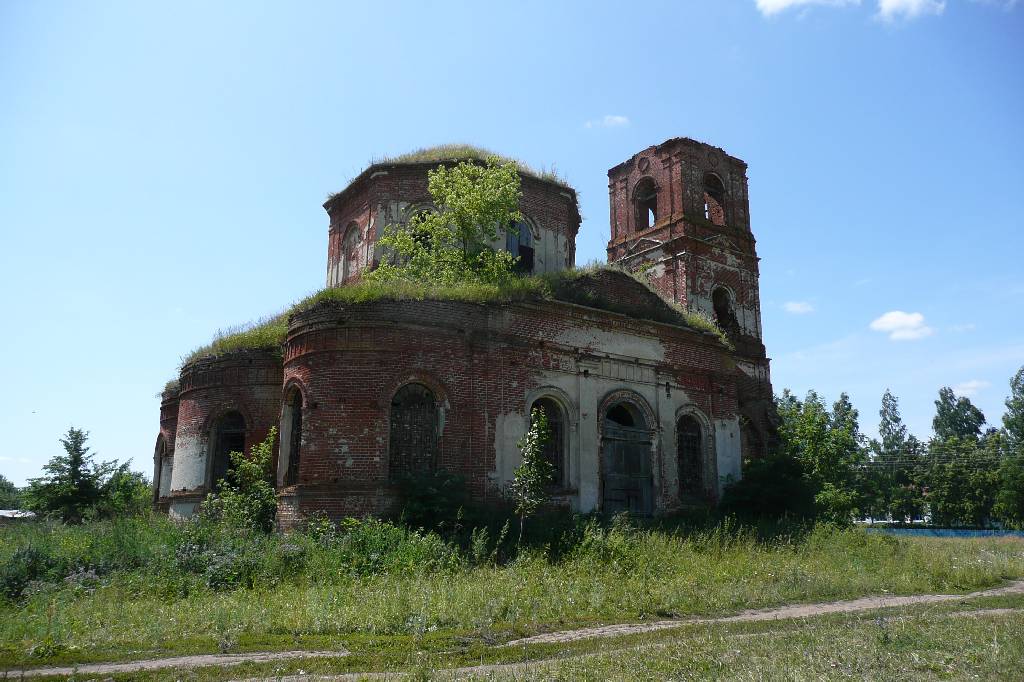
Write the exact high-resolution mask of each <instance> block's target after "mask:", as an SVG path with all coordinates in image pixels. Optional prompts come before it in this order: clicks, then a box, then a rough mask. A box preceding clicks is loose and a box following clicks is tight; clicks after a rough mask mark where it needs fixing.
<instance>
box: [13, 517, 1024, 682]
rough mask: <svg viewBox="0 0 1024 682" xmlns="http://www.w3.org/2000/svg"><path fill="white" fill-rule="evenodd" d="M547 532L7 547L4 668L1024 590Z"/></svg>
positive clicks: (748, 533) (589, 527)
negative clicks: (538, 535) (523, 536)
mask: <svg viewBox="0 0 1024 682" xmlns="http://www.w3.org/2000/svg"><path fill="white" fill-rule="evenodd" d="M537 526H539V527H542V528H543V530H544V536H543V538H542V540H543V541H541V540H537V539H533V540H532V541H531V542H530V544H527V545H525V546H523V547H522V548H516V547H515V545H514V544H513V543H512V542H511V541H510V540H509V539H508V534H507V533H506V534H502V533H501V531H500V530H497V529H494V528H493V527H492V528H491V529H484V528H486V527H481V529H476V530H473V531H471V532H470V531H467V532H464V533H462V534H455V533H452V534H448V536H447V537H442V536H441V535H438V534H436V533H433V532H427V531H423V530H415V529H409V528H405V527H402V526H400V525H395V524H392V523H388V522H384V521H377V520H359V521H357V520H348V521H346V522H343V523H341V524H337V525H335V524H330V523H327V522H325V521H320V522H318V523H313V524H311V525H310V527H309V528H307V529H306V530H304V531H303V532H295V533H290V534H284V535H263V534H258V533H246V532H239V531H237V530H232V529H227V528H224V527H222V526H220V525H217V524H209V523H185V524H175V523H172V522H170V521H168V520H167V519H166V518H162V517H159V516H155V515H154V516H144V517H135V518H124V519H118V520H112V521H103V522H94V523H89V524H84V525H81V526H66V525H62V524H55V523H54V524H51V523H37V524H27V525H22V526H12V527H7V528H3V529H0V592H2V596H0V667H5V668H14V667H19V666H25V665H40V664H44V663H56V662H86V661H99V660H130V659H138V658H145V657H158V656H167V655H172V654H179V653H206V652H218V651H223V652H234V651H251V650H276V649H289V648H308V649H314V648H323V647H330V646H333V645H343V646H346V647H348V648H349V649H351V650H353V651H359V650H361V649H360V647H362V648H363V649H365V648H366V647H367V646H370V648H371V649H373V650H374V651H376V652H378V653H379V654H381V656H383V658H380V660H386V659H387V656H384V652H391V653H390V654H389V655H390V656H392V657H397V658H394V660H405V659H403V658H402V656H408V655H410V653H411V652H414V651H427V652H430V651H440V650H445V651H450V650H452V647H455V648H459V647H462V648H466V647H469V648H472V647H474V646H490V645H493V644H496V643H501V642H504V641H509V640H511V639H514V638H516V637H521V636H524V635H530V634H535V633H538V632H544V631H550V630H556V629H566V628H570V627H576V626H582V625H589V624H595V623H611V622H627V621H629V622H632V621H644V620H649V619H664V618H672V617H682V616H688V615H697V614H728V613H732V612H736V611H739V610H742V609H748V608H758V607H769V606H774V605H780V604H785V603H793V602H815V601H826V600H835V599H842V598H851V597H857V596H863V595H869V594H874V595H880V594H914V593H926V592H957V593H959V592H968V591H972V590H976V589H980V588H984V587H989V586H993V585H996V584H999V583H1001V582H1003V581H1005V580H1007V579H1013V578H1020V577H1022V576H1024V543H1021V542H1020V541H1019V540H1000V539H977V540H963V539H948V538H894V537H889V536H884V535H872V534H868V533H865V532H864V531H862V530H858V529H841V528H835V527H831V526H827V525H819V526H812V527H802V526H793V527H791V528H787V527H785V526H777V527H773V528H769V529H766V528H760V529H759V528H756V527H748V526H741V525H739V524H736V523H735V522H732V521H729V520H724V521H707V522H705V523H698V524H685V523H677V524H672V523H665V522H660V523H659V524H657V525H650V526H645V525H641V524H637V523H635V522H630V521H629V520H628V519H624V518H618V519H615V520H612V521H604V520H601V519H597V518H590V517H569V516H568V515H563V516H562V517H561V518H560V519H559V520H557V521H554V520H552V521H548V522H545V523H544V524H543V525H541V524H539V523H538V524H537ZM528 537H529V536H528ZM368 643H372V646H371V645H370V644H368ZM588 665H590V664H588ZM594 665H598V664H597V663H594ZM594 670H595V671H596V672H595V673H594V674H595V675H600V669H599V668H595V669H594ZM652 670H653V669H652ZM652 674H653V673H652Z"/></svg>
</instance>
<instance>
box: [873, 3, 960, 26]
mask: <svg viewBox="0 0 1024 682" xmlns="http://www.w3.org/2000/svg"><path fill="white" fill-rule="evenodd" d="M945 9H946V0H878V18H879V19H881V20H882V21H885V22H893V21H898V20H901V19H905V20H909V19H916V18H918V17H920V16H924V15H926V14H933V15H939V14H942V13H943V12H944V11H945Z"/></svg>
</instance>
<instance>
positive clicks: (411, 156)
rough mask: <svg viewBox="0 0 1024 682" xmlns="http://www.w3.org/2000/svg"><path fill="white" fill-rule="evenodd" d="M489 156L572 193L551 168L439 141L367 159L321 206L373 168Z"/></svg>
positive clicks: (341, 194) (563, 180) (344, 191)
mask: <svg viewBox="0 0 1024 682" xmlns="http://www.w3.org/2000/svg"><path fill="white" fill-rule="evenodd" d="M490 157H496V158H497V159H498V161H500V162H501V163H512V164H515V167H516V169H517V170H518V171H519V174H520V175H522V176H524V177H528V178H535V179H537V180H543V181H544V182H550V183H552V184H555V185H558V186H559V187H562V188H564V189H567V190H570V191H571V192H573V194H574V195H575V192H576V190H574V189H573V187H572V185H570V184H569V183H568V181H566V180H565V178H563V177H561V176H560V175H558V173H557V172H555V170H554V169H553V168H552V169H541V170H537V169H535V168H533V167H532V166H530V165H529V164H527V163H526V162H525V161H521V160H519V159H515V158H512V157H510V156H504V155H502V154H498V153H495V152H493V151H491V150H490V149H486V148H484V147H477V146H475V145H471V144H439V145H436V146H434V147H423V148H422V149H417V150H415V151H411V152H406V153H405V154H399V155H398V156H382V157H380V158H376V159H373V160H372V161H371V162H370V165H369V166H367V167H366V168H365V169H363V170H362V171H361V172H360V173H359V175H357V176H356V177H355V179H353V180H352V182H350V183H349V184H348V185H346V186H345V188H344V189H342V190H341V191H339V192H335V193H334V194H331V195H329V196H328V197H327V201H326V202H325V203H324V208H328V207H329V206H330V205H331V204H332V203H333V202H334V201H335V200H337V199H338V198H339V197H341V196H344V194H345V193H346V192H347V191H348V190H349V189H350V188H351V187H354V186H355V185H356V184H357V183H359V181H361V180H363V179H364V178H366V177H369V175H371V174H372V173H373V172H374V171H376V170H379V169H381V168H382V167H385V166H412V165H420V164H423V165H440V164H444V163H458V162H460V161H479V162H483V161H486V160H487V159H488V158H490Z"/></svg>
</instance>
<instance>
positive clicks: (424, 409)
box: [388, 384, 437, 478]
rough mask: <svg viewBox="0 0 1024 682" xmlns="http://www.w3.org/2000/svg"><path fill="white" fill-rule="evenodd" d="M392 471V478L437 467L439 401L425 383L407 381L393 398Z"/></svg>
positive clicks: (389, 456) (389, 443) (390, 466)
mask: <svg viewBox="0 0 1024 682" xmlns="http://www.w3.org/2000/svg"><path fill="white" fill-rule="evenodd" d="M390 433H391V437H390V439H389V441H388V472H389V474H390V475H391V478H397V477H401V476H406V475H409V474H418V473H428V472H432V471H434V469H435V467H436V466H437V401H436V400H435V399H434V394H433V393H431V391H430V389H429V388H427V387H426V386H424V385H423V384H406V385H405V386H402V388H400V389H398V392H397V393H395V397H394V398H392V399H391V429H390Z"/></svg>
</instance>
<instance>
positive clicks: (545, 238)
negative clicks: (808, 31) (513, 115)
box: [154, 138, 775, 528]
mask: <svg viewBox="0 0 1024 682" xmlns="http://www.w3.org/2000/svg"><path fill="white" fill-rule="evenodd" d="M442 162H448V163H451V162H452V160H451V159H449V160H447V161H442ZM437 165H438V161H437V160H436V159H435V160H432V161H422V160H421V158H416V159H414V160H403V159H402V158H399V159H397V160H393V161H385V162H380V163H374V164H372V165H371V166H370V167H368V168H367V169H366V170H364V171H363V172H362V173H361V174H360V175H359V176H358V177H356V178H355V179H354V180H353V181H352V182H351V183H350V184H349V185H348V186H347V187H346V188H345V189H344V190H342V191H341V192H339V193H338V194H335V195H333V196H332V197H331V198H330V199H329V200H328V201H327V202H326V203H325V204H324V208H325V210H326V211H327V214H328V216H329V218H330V225H329V228H328V247H327V286H328V287H344V286H347V285H348V284H350V283H352V282H354V281H357V280H358V279H359V278H360V276H361V274H362V273H365V272H366V271H367V270H368V269H371V268H373V267H374V265H375V264H376V263H378V262H380V258H381V255H382V254H381V247H380V246H379V244H378V237H379V236H380V235H381V232H382V230H383V228H384V226H386V225H390V224H400V223H402V222H404V221H407V220H409V218H410V217H411V216H413V215H416V214H417V213H418V212H420V211H423V210H433V207H432V206H430V197H429V194H428V191H427V171H428V170H429V169H431V168H434V167H436V166H437ZM521 179H522V198H521V204H520V207H521V212H522V214H523V222H522V223H521V224H519V225H518V226H517V227H518V229H516V230H508V231H507V235H503V236H502V237H501V239H500V242H498V243H495V245H494V246H495V247H496V248H507V249H509V250H511V251H512V252H513V253H514V254H516V255H517V256H519V257H520V261H519V265H520V267H521V269H523V270H524V271H526V272H529V273H533V274H539V273H557V272H559V271H564V270H568V269H571V268H573V267H574V263H575V244H576V235H577V232H578V230H579V227H580V220H581V219H580V213H579V209H578V205H577V200H576V193H575V191H574V190H573V189H572V188H570V187H568V186H567V185H565V184H564V183H563V182H561V181H559V180H558V179H552V178H548V177H545V176H538V175H536V174H533V173H530V172H528V171H526V170H525V169H524V170H523V171H522V172H521ZM608 191H609V199H610V227H611V239H610V240H609V242H608V249H607V250H608V261H609V263H610V264H614V265H619V266H621V268H609V269H597V270H593V271H589V272H587V273H585V274H582V275H580V276H578V277H577V276H573V277H566V278H565V282H566V284H565V287H564V291H563V292H562V294H560V295H556V296H554V297H553V298H552V299H551V300H548V299H543V300H530V301H523V302H512V303H509V302H503V303H470V302H461V301H453V300H426V301H408V300H398V301H390V300H380V301H372V302H366V303H359V304H341V303H323V304H319V305H316V306H313V307H312V308H309V309H306V310H302V311H299V312H296V313H294V314H292V315H291V317H290V318H289V320H288V331H287V336H286V338H285V339H284V341H283V344H282V345H281V347H280V348H262V349H250V350H238V351H234V352H229V353H221V354H219V355H218V354H211V355H209V356H206V357H198V358H195V359H193V360H191V361H189V362H187V363H186V364H185V365H184V366H183V367H182V369H181V372H180V377H179V379H178V381H177V382H174V383H173V384H172V385H170V386H169V387H168V389H167V390H165V391H164V393H163V394H162V403H161V406H160V433H159V436H158V439H157V446H156V453H155V457H154V460H155V461H154V466H155V469H154V497H155V498H156V503H157V506H158V507H159V508H161V509H165V510H168V511H169V512H170V513H171V514H172V515H175V516H179V517H183V516H188V515H190V514H192V513H193V512H194V511H195V509H196V506H197V505H198V504H199V503H200V502H201V501H202V500H203V499H204V497H205V496H206V494H207V493H208V492H209V491H210V490H211V489H212V487H213V485H214V482H215V481H218V480H220V478H222V477H223V476H224V474H225V472H226V471H227V469H228V467H229V458H228V453H229V452H232V451H238V450H243V449H247V448H248V447H250V446H251V445H252V444H254V443H257V442H259V441H261V440H263V439H264V438H265V437H266V435H267V433H268V431H269V430H270V428H271V427H272V426H277V427H278V429H279V433H280V438H279V441H278V444H277V448H276V451H275V454H276V457H277V461H276V465H275V476H276V486H277V497H278V520H279V523H280V525H281V526H282V527H284V528H287V527H289V526H292V525H294V524H295V523H297V522H298V521H299V520H301V519H302V518H303V517H304V516H307V515H309V514H311V513H316V512H323V513H326V514H327V515H329V516H330V517H332V518H338V517H342V516H349V515H365V514H383V513H387V512H388V511H389V510H390V509H391V508H393V506H394V504H395V502H396V495H397V491H396V487H395V485H394V482H395V480H396V479H397V478H398V477H400V476H405V475H409V474H412V475H416V474H417V473H422V472H430V471H437V470H442V469H443V470H447V471H449V472H453V473H457V474H459V475H461V476H463V477H464V478H465V480H466V483H467V485H468V486H469V488H470V491H471V493H472V495H473V496H474V497H475V498H477V499H479V500H482V501H486V500H489V499H494V498H495V497H496V496H498V495H501V494H502V490H503V488H504V487H505V486H506V485H507V484H508V482H509V481H510V480H511V478H512V476H513V472H514V470H515V468H516V467H517V466H518V464H519V457H520V455H519V451H518V449H517V446H516V443H517V441H518V440H519V438H520V437H521V436H522V435H523V433H524V432H525V431H526V430H527V429H528V427H529V420H530V414H531V411H532V409H533V408H541V409H543V410H544V411H545V412H546V413H547V415H548V418H549V421H550V423H551V427H552V433H553V438H552V442H551V443H550V444H549V445H548V447H547V451H546V455H547V456H548V457H549V458H550V460H551V462H552V464H553V465H554V470H555V481H554V482H553V487H552V497H553V499H554V500H555V501H556V502H558V503H560V504H563V505H565V506H568V507H570V508H572V509H574V510H578V511H581V512H589V511H603V512H608V513H612V512H617V511H622V510H628V511H630V512H632V513H636V514H641V515H650V514H664V513H669V512H672V511H674V510H677V509H680V508H682V507H685V506H690V505H694V504H708V503H714V502H715V501H716V500H717V498H718V497H719V496H720V494H721V492H722V489H723V486H724V484H725V483H726V482H727V481H728V480H730V478H738V477H740V476H741V475H742V465H743V462H744V461H745V460H748V459H750V458H756V457H758V456H760V455H762V454H763V453H764V452H765V449H766V448H767V447H768V446H769V445H770V444H771V442H772V440H773V439H774V433H775V419H774V412H773V408H772V389H771V383H770V377H769V362H768V358H767V356H766V353H765V347H764V344H763V343H762V340H761V309H760V300H759V291H758V258H757V253H756V250H755V240H754V235H753V233H752V232H751V229H750V213H749V202H748V199H747V176H746V164H745V163H744V162H743V161H741V160H740V159H737V158H735V157H733V156H729V155H728V154H726V153H725V152H724V151H722V150H721V149H719V148H717V147H713V146H710V145H707V144H703V143H700V142H696V141H694V140H691V139H688V138H675V139H671V140H667V141H666V142H664V143H662V144H660V145H657V146H653V147H650V148H648V149H645V150H643V151H641V152H639V153H637V154H636V155H634V156H633V157H632V158H630V159H628V160H626V161H624V162H623V163H621V164H619V165H617V166H615V167H614V168H612V169H611V170H610V171H608ZM629 272H642V273H643V276H644V277H646V278H647V280H648V281H649V283H650V286H647V285H645V284H644V283H642V282H641V281H638V279H637V278H635V277H634V276H631V275H630V274H629ZM652 289H653V291H652ZM654 291H657V294H660V296H659V295H657V294H655V293H654ZM666 301H668V302H672V303H675V304H677V305H678V307H679V308H681V309H682V310H687V311H702V312H703V313H704V314H706V315H707V316H709V317H711V318H713V319H715V320H717V322H718V324H719V326H720V327H721V328H722V329H723V330H724V331H725V333H726V335H727V338H728V343H726V342H724V341H723V340H722V338H721V337H720V336H719V335H716V334H714V333H711V332H709V331H707V330H702V329H700V328H699V327H698V326H697V325H691V324H688V323H687V317H686V316H684V315H680V314H679V312H678V309H677V308H675V307H673V306H672V305H670V304H669V303H667V302H666Z"/></svg>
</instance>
